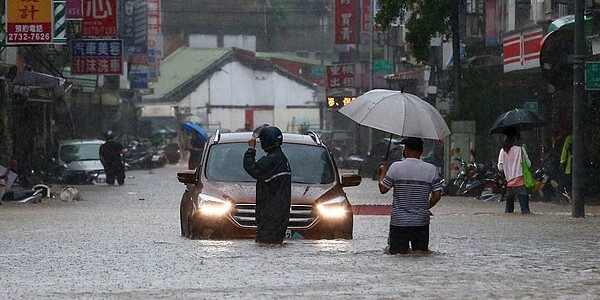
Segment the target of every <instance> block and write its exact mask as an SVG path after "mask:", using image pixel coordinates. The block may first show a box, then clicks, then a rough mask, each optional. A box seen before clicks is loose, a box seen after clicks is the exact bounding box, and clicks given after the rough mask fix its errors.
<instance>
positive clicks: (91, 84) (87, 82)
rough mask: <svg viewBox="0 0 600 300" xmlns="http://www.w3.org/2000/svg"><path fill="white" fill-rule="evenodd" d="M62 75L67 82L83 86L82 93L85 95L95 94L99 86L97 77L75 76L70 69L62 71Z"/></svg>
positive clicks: (66, 68)
mask: <svg viewBox="0 0 600 300" xmlns="http://www.w3.org/2000/svg"><path fill="white" fill-rule="evenodd" d="M62 75H63V76H64V77H65V79H66V81H67V82H70V83H73V84H75V85H78V86H81V92H83V93H93V92H94V91H95V90H96V86H97V85H98V76H97V75H73V74H71V68H70V67H65V68H64V69H63V71H62Z"/></svg>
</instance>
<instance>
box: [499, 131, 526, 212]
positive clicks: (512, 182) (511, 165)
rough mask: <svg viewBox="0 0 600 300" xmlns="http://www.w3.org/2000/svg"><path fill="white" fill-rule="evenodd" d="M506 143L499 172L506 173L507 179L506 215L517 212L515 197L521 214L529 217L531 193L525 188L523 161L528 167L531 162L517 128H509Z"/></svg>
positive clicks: (500, 159) (501, 151)
mask: <svg viewBox="0 0 600 300" xmlns="http://www.w3.org/2000/svg"><path fill="white" fill-rule="evenodd" d="M504 134H506V142H505V144H504V146H503V147H502V149H500V153H499V154H498V170H499V171H500V172H503V173H504V177H505V178H506V198H505V199H506V206H505V208H504V212H505V213H512V212H513V211H514V210H515V197H516V198H518V199H519V205H520V206H521V213H522V214H524V215H528V214H530V213H531V211H530V210H529V192H528V191H527V188H526V187H525V179H524V178H523V168H522V167H521V160H522V159H525V161H526V162H527V165H528V166H531V161H530V160H529V157H528V156H527V151H526V150H525V147H522V146H521V142H520V140H521V134H520V133H519V131H518V130H517V129H516V128H513V127H509V128H507V129H506V131H505V132H504Z"/></svg>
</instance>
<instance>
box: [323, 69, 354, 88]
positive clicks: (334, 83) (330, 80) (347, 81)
mask: <svg viewBox="0 0 600 300" xmlns="http://www.w3.org/2000/svg"><path fill="white" fill-rule="evenodd" d="M327 87H328V88H330V89H336V88H354V64H335V65H331V66H327Z"/></svg>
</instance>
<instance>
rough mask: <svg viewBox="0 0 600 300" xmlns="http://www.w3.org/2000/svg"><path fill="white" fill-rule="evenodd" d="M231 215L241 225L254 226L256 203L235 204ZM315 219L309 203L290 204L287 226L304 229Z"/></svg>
mask: <svg viewBox="0 0 600 300" xmlns="http://www.w3.org/2000/svg"><path fill="white" fill-rule="evenodd" d="M231 217H232V218H233V220H234V221H235V223H237V224H238V225H239V226H241V227H256V205H255V204H236V205H235V208H234V209H233V211H232V213H231ZM316 219H317V217H316V214H315V212H314V211H313V208H312V206H311V205H294V204H292V207H291V210H290V221H289V224H288V228H292V229H306V228H309V227H311V226H312V225H313V224H314V223H315V221H316Z"/></svg>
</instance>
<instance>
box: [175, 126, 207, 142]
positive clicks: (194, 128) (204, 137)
mask: <svg viewBox="0 0 600 300" xmlns="http://www.w3.org/2000/svg"><path fill="white" fill-rule="evenodd" d="M181 127H182V128H183V131H185V132H186V133H188V134H189V133H191V132H194V131H195V132H196V133H197V134H198V136H199V137H200V140H202V141H203V142H205V141H207V140H208V133H206V130H204V128H202V126H200V125H198V124H196V123H192V122H185V123H183V124H181Z"/></svg>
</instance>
